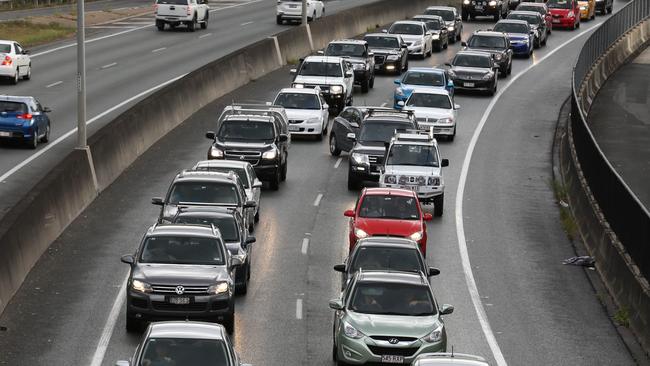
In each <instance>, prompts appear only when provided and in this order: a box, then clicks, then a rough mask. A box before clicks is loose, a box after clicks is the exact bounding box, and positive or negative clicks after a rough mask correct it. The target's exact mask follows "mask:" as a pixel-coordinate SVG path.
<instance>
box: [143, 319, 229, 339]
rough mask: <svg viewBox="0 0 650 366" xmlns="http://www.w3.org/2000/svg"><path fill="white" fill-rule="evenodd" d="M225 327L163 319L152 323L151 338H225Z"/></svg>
mask: <svg viewBox="0 0 650 366" xmlns="http://www.w3.org/2000/svg"><path fill="white" fill-rule="evenodd" d="M224 334H225V333H224V327H223V326H222V325H219V324H215V323H206V322H196V321H163V322H155V323H151V328H150V331H149V337H151V338H190V339H214V340H223V339H224Z"/></svg>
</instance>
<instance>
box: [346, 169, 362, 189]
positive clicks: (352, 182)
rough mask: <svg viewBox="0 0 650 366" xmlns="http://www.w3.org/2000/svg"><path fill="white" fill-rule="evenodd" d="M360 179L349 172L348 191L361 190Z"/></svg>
mask: <svg viewBox="0 0 650 366" xmlns="http://www.w3.org/2000/svg"><path fill="white" fill-rule="evenodd" d="M359 186H360V184H359V179H358V178H357V177H355V176H354V175H352V174H351V173H350V172H349V171H348V190H350V191H356V190H358V189H359Z"/></svg>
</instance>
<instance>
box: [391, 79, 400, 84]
mask: <svg viewBox="0 0 650 366" xmlns="http://www.w3.org/2000/svg"><path fill="white" fill-rule="evenodd" d="M401 83H402V80H400V79H395V80H393V84H395V85H400V84H401Z"/></svg>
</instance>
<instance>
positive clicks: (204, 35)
mask: <svg viewBox="0 0 650 366" xmlns="http://www.w3.org/2000/svg"><path fill="white" fill-rule="evenodd" d="M211 35H212V33H206V34H201V35H200V36H199V39H201V38H205V37H210V36H211Z"/></svg>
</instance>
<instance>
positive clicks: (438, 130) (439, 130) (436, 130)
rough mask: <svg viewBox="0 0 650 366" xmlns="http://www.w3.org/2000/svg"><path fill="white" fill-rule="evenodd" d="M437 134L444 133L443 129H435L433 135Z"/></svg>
mask: <svg viewBox="0 0 650 366" xmlns="http://www.w3.org/2000/svg"><path fill="white" fill-rule="evenodd" d="M437 133H442V128H434V129H433V134H434V135H435V134H437Z"/></svg>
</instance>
